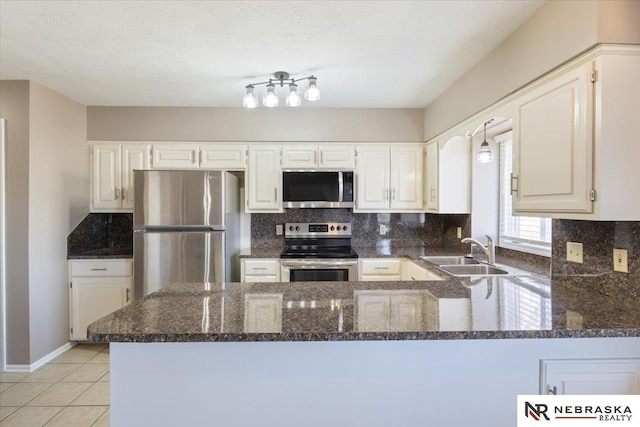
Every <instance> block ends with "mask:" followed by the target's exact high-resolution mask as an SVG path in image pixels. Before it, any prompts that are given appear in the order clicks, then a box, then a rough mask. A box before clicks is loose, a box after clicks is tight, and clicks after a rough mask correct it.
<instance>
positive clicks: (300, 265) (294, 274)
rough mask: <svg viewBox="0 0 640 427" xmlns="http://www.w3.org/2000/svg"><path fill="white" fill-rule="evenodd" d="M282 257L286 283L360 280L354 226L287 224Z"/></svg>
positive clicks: (344, 224)
mask: <svg viewBox="0 0 640 427" xmlns="http://www.w3.org/2000/svg"><path fill="white" fill-rule="evenodd" d="M284 232H285V249H284V251H283V252H282V254H281V255H280V258H281V265H282V271H281V276H280V277H281V280H282V281H283V282H287V281H288V282H305V281H353V280H358V254H357V253H356V252H355V251H354V250H353V249H352V248H351V224H349V223H344V222H328V223H311V224H309V223H287V224H285V230H284Z"/></svg>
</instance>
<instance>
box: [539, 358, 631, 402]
mask: <svg viewBox="0 0 640 427" xmlns="http://www.w3.org/2000/svg"><path fill="white" fill-rule="evenodd" d="M541 364H542V367H541V370H540V371H541V378H540V394H550V393H553V394H640V359H573V360H572V359H567V360H542V362H541Z"/></svg>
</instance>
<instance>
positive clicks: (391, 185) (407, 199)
mask: <svg viewBox="0 0 640 427" xmlns="http://www.w3.org/2000/svg"><path fill="white" fill-rule="evenodd" d="M422 157H423V155H422V147H421V146H419V145H405V144H399V145H392V146H389V145H364V146H359V147H358V150H357V158H358V164H357V169H356V182H357V184H356V188H357V191H356V209H355V210H356V211H371V210H380V209H384V210H394V211H412V210H421V209H422Z"/></svg>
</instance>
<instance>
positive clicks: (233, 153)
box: [200, 145, 247, 170]
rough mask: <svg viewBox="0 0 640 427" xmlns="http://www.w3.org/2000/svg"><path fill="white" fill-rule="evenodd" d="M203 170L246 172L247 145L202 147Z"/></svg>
mask: <svg viewBox="0 0 640 427" xmlns="http://www.w3.org/2000/svg"><path fill="white" fill-rule="evenodd" d="M200 153H201V154H200V157H201V159H202V161H201V162H200V168H201V169H225V170H244V169H246V168H247V161H246V159H247V146H246V145H200Z"/></svg>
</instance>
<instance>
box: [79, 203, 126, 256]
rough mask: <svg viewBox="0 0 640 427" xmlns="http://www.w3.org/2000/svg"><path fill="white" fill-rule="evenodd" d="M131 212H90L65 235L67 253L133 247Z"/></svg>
mask: <svg viewBox="0 0 640 427" xmlns="http://www.w3.org/2000/svg"><path fill="white" fill-rule="evenodd" d="M132 226H133V214H126V213H124V214H108V213H105V214H101V213H91V214H89V215H87V216H86V217H85V219H83V220H82V221H81V222H80V224H78V226H77V227H76V228H75V229H74V230H73V231H72V232H71V234H69V236H68V237H67V254H68V255H73V254H79V253H83V252H89V251H92V250H97V249H107V248H108V249H128V248H132V247H133V231H132Z"/></svg>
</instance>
